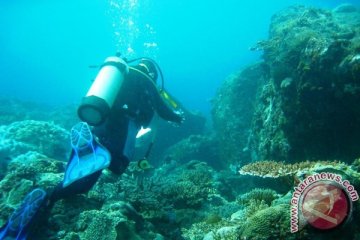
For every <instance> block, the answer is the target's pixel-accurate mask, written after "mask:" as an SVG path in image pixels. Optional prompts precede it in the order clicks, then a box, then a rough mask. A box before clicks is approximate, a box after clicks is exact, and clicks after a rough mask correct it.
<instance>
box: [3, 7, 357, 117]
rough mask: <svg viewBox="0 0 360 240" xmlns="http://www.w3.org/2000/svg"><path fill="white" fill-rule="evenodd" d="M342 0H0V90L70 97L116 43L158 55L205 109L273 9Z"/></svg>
mask: <svg viewBox="0 0 360 240" xmlns="http://www.w3.org/2000/svg"><path fill="white" fill-rule="evenodd" d="M342 2H343V1H335V0H334V1H331V0H328V1H325V0H323V1H320V0H317V1H309V0H308V1H306V0H303V1H290V0H287V1H286V0H278V1H261V0H252V1H248V2H244V1H240V0H225V1H212V0H202V1H196V0H182V1H175V0H166V1H165V0H161V1H160V0H158V1H151V0H124V1H121V0H112V1H110V0H92V1H88V0H87V1H85V0H76V1H73V0H61V1H60V0H57V1H55V0H53V1H45V0H44V1H41V0H33V1H26V0H17V1H15V0H14V1H11V0H2V1H0V46H1V55H0V83H1V88H0V95H7V96H13V97H17V98H20V99H24V100H33V101H37V102H46V103H49V104H67V103H77V102H79V100H80V99H81V97H82V96H83V95H84V94H85V93H86V91H87V89H88V87H89V86H90V84H91V80H92V79H93V78H94V77H95V75H96V73H97V70H96V69H90V68H89V67H88V66H89V65H94V64H101V62H102V61H103V60H104V59H105V58H106V57H107V56H109V55H113V54H114V53H115V52H117V51H121V52H122V53H123V54H124V56H127V57H129V58H132V57H141V56H148V57H152V58H154V59H155V60H157V61H158V63H159V64H160V66H161V68H162V70H163V73H164V75H165V80H166V83H165V87H166V88H167V89H168V90H169V91H170V92H171V93H173V94H174V95H175V96H176V97H177V98H178V99H179V100H181V102H182V103H183V104H184V105H185V106H186V107H187V108H188V109H190V110H199V111H200V112H202V113H203V114H204V115H206V116H209V114H210V109H211V103H210V101H211V98H212V97H213V96H214V94H215V92H216V89H217V88H218V87H219V86H220V84H221V82H222V81H223V80H224V79H225V78H226V77H227V76H228V75H229V74H231V73H233V72H236V71H238V70H240V69H241V68H243V67H244V66H247V65H249V64H251V63H253V62H256V61H258V60H259V59H260V58H261V53H258V52H251V51H249V47H251V46H253V45H254V44H255V43H256V42H257V41H258V40H262V39H266V38H267V33H268V28H269V23H270V18H271V16H272V15H273V14H274V13H275V12H277V11H278V10H281V9H283V8H285V7H287V6H289V5H293V4H304V5H311V6H317V7H324V8H333V7H335V6H337V5H339V4H340V3H342ZM347 2H351V1H347ZM353 3H354V4H357V5H359V1H358V0H356V1H355V0H353Z"/></svg>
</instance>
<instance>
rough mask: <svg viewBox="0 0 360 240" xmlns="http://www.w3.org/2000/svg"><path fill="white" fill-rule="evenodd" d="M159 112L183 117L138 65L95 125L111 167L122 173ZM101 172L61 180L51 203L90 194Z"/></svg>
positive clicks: (167, 117)
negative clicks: (142, 132)
mask: <svg viewBox="0 0 360 240" xmlns="http://www.w3.org/2000/svg"><path fill="white" fill-rule="evenodd" d="M155 112H156V113H157V114H158V115H159V116H160V117H161V118H163V119H164V120H167V121H172V122H177V123H180V122H181V120H182V118H181V116H180V115H179V114H177V113H175V112H174V111H173V110H172V109H171V108H170V107H168V105H167V104H166V103H165V102H164V101H163V99H162V98H161V97H160V95H159V91H158V89H157V88H156V86H155V85H154V83H153V82H151V81H150V80H149V79H146V78H144V74H142V73H140V72H138V71H137V69H136V68H135V67H134V68H132V71H130V72H129V74H128V75H127V77H126V79H125V81H124V84H123V85H122V88H121V89H120V92H119V94H118V97H117V98H116V100H115V103H114V105H113V107H112V109H111V112H110V115H109V116H108V118H107V120H106V121H105V123H103V124H102V125H100V126H97V127H94V129H93V134H94V135H95V136H96V137H97V138H98V140H99V142H100V143H101V144H102V145H104V146H105V147H106V148H107V149H108V150H109V152H110V153H111V163H110V166H109V169H110V170H111V171H112V172H113V173H115V174H119V175H120V174H122V173H123V172H124V171H125V169H126V168H127V166H128V165H129V161H130V160H131V158H132V155H133V151H134V148H135V138H136V134H137V132H138V130H139V129H140V128H141V126H143V127H147V126H148V125H149V124H150V122H151V120H152V118H153V116H154V114H155ZM101 172H102V170H101V171H98V172H95V173H93V174H91V175H89V176H86V177H84V178H82V179H79V180H77V181H75V182H73V183H72V184H70V185H69V186H67V187H65V188H63V187H62V183H60V184H59V185H58V186H57V187H56V188H55V190H54V191H53V192H52V193H51V194H50V205H51V206H52V205H53V203H55V201H57V200H59V199H61V198H66V197H69V196H72V195H74V194H78V193H86V192H87V191H89V190H90V189H91V188H92V186H93V185H94V184H95V183H96V181H97V180H98V178H99V177H100V175H101Z"/></svg>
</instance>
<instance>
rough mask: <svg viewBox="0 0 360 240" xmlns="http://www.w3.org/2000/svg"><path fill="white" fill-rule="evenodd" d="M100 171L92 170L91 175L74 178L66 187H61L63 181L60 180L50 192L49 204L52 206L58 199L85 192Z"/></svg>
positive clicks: (93, 183) (96, 178)
mask: <svg viewBox="0 0 360 240" xmlns="http://www.w3.org/2000/svg"><path fill="white" fill-rule="evenodd" d="M101 172H102V170H100V171H97V172H94V173H93V174H91V175H88V176H86V177H83V178H81V179H79V180H76V181H75V182H73V183H71V184H70V185H68V186H66V187H63V182H61V183H60V184H58V185H57V187H55V189H54V190H53V192H52V193H51V194H50V197H49V199H50V206H51V207H52V206H53V205H54V203H55V202H56V201H58V200H59V199H63V198H69V197H71V196H73V195H75V194H82V193H87V192H88V191H89V190H90V189H91V188H92V187H93V186H94V185H95V183H96V182H97V180H98V179H99V177H100V175H101Z"/></svg>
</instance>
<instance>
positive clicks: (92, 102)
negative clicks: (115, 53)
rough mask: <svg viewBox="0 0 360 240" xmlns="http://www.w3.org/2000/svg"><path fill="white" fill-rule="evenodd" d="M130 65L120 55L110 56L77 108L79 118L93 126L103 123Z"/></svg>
mask: <svg viewBox="0 0 360 240" xmlns="http://www.w3.org/2000/svg"><path fill="white" fill-rule="evenodd" d="M128 72H129V66H128V65H127V63H126V62H125V61H124V60H123V59H122V58H120V57H108V58H106V59H105V62H104V64H103V65H102V66H101V68H100V71H99V73H98V74H97V76H96V78H95V80H94V82H93V84H92V85H91V87H90V89H89V91H88V92H87V94H86V96H85V97H83V99H82V101H81V104H80V106H79V108H78V110H77V113H78V116H79V118H80V119H81V120H82V121H84V122H87V123H88V124H89V125H91V126H97V125H100V124H102V123H103V122H104V121H105V120H106V118H107V116H108V115H109V112H110V109H111V108H112V106H113V104H114V101H115V99H116V96H117V94H118V92H119V90H120V88H121V86H122V84H123V82H124V79H125V76H126V74H128Z"/></svg>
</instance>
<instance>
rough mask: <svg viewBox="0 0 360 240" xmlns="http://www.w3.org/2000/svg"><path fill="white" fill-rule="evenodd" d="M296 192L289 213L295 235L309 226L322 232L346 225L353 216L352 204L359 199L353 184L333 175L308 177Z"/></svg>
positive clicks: (325, 174)
mask: <svg viewBox="0 0 360 240" xmlns="http://www.w3.org/2000/svg"><path fill="white" fill-rule="evenodd" d="M294 190H295V191H294V192H293V195H292V199H291V212H290V214H291V222H290V230H291V232H292V233H295V232H297V231H299V230H300V229H302V228H303V227H304V226H305V225H306V224H310V225H311V226H312V227H314V228H316V229H320V230H329V229H333V228H336V227H339V226H341V225H343V224H345V223H346V221H347V220H348V219H349V218H350V216H351V213H352V202H354V201H357V200H358V199H359V195H358V193H357V191H356V190H355V188H354V187H353V186H352V185H351V184H350V182H349V181H348V180H344V181H343V180H342V177H341V176H340V175H337V174H334V173H318V174H314V175H311V176H308V177H307V178H306V179H304V180H303V181H302V182H301V183H300V184H299V185H298V186H297V187H295V188H294Z"/></svg>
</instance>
